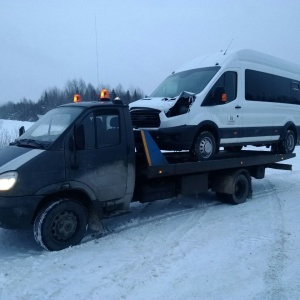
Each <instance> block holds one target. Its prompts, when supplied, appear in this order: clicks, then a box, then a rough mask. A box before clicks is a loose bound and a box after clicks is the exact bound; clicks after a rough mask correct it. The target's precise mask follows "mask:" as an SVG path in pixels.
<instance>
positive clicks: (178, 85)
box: [150, 67, 220, 98]
mask: <svg viewBox="0 0 300 300" xmlns="http://www.w3.org/2000/svg"><path fill="white" fill-rule="evenodd" d="M219 69H220V67H209V68H201V69H193V70H188V71H183V72H179V73H175V74H172V75H170V76H169V77H167V78H166V79H165V80H164V81H163V82H162V83H161V84H160V85H159V86H158V88H157V89H156V90H155V91H154V92H153V93H152V94H151V95H150V97H167V98H173V97H176V96H178V95H179V94H180V93H182V92H191V93H194V94H199V93H200V92H201V91H202V90H203V89H204V88H205V87H206V85H207V84H208V83H209V82H210V81H211V79H212V78H213V77H214V75H216V73H217V72H218V70H219Z"/></svg>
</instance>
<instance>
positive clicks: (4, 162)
mask: <svg viewBox="0 0 300 300" xmlns="http://www.w3.org/2000/svg"><path fill="white" fill-rule="evenodd" d="M44 151H45V150H41V149H32V148H25V147H17V146H6V147H4V148H1V149H0V174H2V173H4V172H7V171H14V170H17V169H18V168H19V167H21V166H22V165H24V164H25V163H27V162H28V161H29V160H31V159H33V158H34V157H36V156H38V155H39V154H41V153H42V152H44Z"/></svg>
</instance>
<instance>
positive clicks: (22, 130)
mask: <svg viewBox="0 0 300 300" xmlns="http://www.w3.org/2000/svg"><path fill="white" fill-rule="evenodd" d="M24 132H25V127H24V126H21V127H20V128H19V136H21V135H22V134H24Z"/></svg>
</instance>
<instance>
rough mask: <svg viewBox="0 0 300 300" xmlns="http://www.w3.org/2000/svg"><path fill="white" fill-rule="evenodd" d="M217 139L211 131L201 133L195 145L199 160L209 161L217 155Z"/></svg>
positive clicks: (195, 152) (196, 155)
mask: <svg viewBox="0 0 300 300" xmlns="http://www.w3.org/2000/svg"><path fill="white" fill-rule="evenodd" d="M216 148H217V147H216V139H215V137H214V136H213V134H211V133H210V132H209V131H203V132H200V134H199V135H198V137H197V139H196V142H195V145H194V155H195V157H196V159H197V160H209V159H211V158H212V157H213V156H214V155H215V153H216V152H217V149H216Z"/></svg>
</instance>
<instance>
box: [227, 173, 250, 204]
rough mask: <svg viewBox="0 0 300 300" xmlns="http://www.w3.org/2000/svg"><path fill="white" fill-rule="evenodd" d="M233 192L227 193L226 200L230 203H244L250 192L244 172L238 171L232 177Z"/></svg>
mask: <svg viewBox="0 0 300 300" xmlns="http://www.w3.org/2000/svg"><path fill="white" fill-rule="evenodd" d="M233 184H234V186H233V190H234V191H233V194H227V195H226V200H227V202H229V203H231V204H241V203H244V202H245V201H246V200H247V198H248V196H249V193H250V182H249V178H248V177H247V176H246V175H245V174H244V173H240V174H237V176H236V177H235V178H234V182H233Z"/></svg>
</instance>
